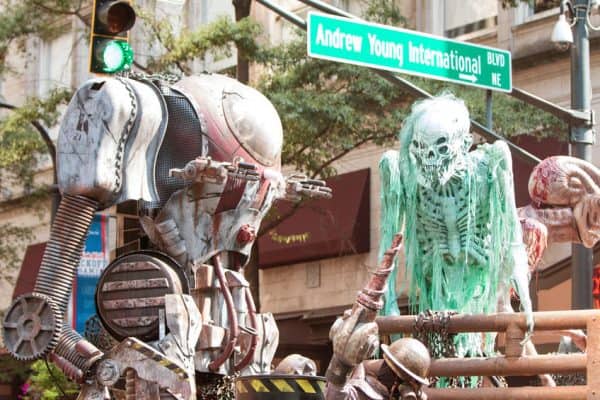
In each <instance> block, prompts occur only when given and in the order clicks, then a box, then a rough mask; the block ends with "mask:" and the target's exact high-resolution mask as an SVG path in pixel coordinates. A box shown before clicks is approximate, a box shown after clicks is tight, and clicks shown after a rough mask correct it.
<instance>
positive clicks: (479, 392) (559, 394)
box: [425, 386, 588, 400]
mask: <svg viewBox="0 0 600 400" xmlns="http://www.w3.org/2000/svg"><path fill="white" fill-rule="evenodd" d="M587 391H588V390H587V387H586V386H557V387H527V386H525V387H509V388H488V387H485V388H477V389H452V388H445V389H433V388H426V389H425V393H426V394H427V399H428V400H481V399H486V400H585V399H587Z"/></svg>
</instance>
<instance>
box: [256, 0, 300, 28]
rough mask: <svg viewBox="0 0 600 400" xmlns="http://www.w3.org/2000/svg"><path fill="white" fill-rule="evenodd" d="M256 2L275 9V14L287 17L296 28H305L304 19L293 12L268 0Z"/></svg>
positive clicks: (257, 0)
mask: <svg viewBox="0 0 600 400" xmlns="http://www.w3.org/2000/svg"><path fill="white" fill-rule="evenodd" d="M256 2H257V3H260V4H262V5H263V6H265V7H267V8H268V9H269V10H272V11H275V13H276V14H278V15H280V16H282V17H283V18H285V19H287V20H288V21H289V22H291V23H292V24H294V25H296V26H297V27H298V28H301V29H304V30H306V21H304V20H303V19H302V18H300V17H298V16H296V15H295V14H292V13H290V12H288V11H287V10H285V9H284V8H281V7H279V6H278V5H277V4H274V3H271V2H270V1H268V0H256Z"/></svg>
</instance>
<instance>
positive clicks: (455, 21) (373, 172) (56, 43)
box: [0, 0, 600, 372]
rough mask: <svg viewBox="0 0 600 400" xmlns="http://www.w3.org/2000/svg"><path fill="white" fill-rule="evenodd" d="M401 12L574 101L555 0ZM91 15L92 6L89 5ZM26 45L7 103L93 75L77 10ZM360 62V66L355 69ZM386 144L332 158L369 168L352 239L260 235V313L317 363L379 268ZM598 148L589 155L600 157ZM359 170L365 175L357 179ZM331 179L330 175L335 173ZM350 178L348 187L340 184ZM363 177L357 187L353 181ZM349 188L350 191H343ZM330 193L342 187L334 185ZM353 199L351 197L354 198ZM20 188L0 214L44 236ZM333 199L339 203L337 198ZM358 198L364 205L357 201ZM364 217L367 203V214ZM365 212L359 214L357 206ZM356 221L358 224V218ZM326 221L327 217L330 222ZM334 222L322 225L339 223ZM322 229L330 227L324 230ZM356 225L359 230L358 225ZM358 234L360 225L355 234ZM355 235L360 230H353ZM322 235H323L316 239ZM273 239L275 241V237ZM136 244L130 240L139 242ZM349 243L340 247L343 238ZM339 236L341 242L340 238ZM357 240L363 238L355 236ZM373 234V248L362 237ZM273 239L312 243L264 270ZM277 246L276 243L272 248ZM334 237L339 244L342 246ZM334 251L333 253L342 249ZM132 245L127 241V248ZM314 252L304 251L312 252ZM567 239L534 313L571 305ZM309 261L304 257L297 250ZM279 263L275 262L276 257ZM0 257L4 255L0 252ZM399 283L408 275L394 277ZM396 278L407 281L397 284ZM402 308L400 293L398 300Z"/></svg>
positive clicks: (283, 30) (414, 0)
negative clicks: (60, 26) (504, 60)
mask: <svg viewBox="0 0 600 400" xmlns="http://www.w3.org/2000/svg"><path fill="white" fill-rule="evenodd" d="M330 3H332V4H333V5H335V6H337V7H340V8H343V9H346V10H349V11H350V12H352V13H355V14H360V13H361V10H362V8H363V6H364V4H363V2H361V1H359V0H333V1H331V2H330ZM396 3H397V4H398V5H399V7H400V8H401V12H402V15H403V16H404V17H405V18H406V19H407V21H408V27H409V28H410V29H415V30H417V31H420V32H425V33H430V34H435V35H440V36H445V37H449V38H453V39H457V40H464V41H470V42H473V43H478V44H483V45H487V46H492V47H498V48H501V49H504V50H508V51H510V52H511V54H512V60H513V61H512V62H513V85H514V86H515V87H519V88H521V89H524V90H526V91H529V92H532V93H534V94H535V95H537V96H540V97H542V98H544V99H547V100H549V101H551V102H553V103H556V104H559V105H562V106H565V107H568V106H569V103H570V82H569V78H568V77H569V76H570V60H569V53H568V52H560V51H558V50H557V49H556V48H555V47H554V46H553V44H552V43H551V41H550V36H551V32H552V28H553V26H554V23H555V22H556V20H557V18H558V14H559V10H558V6H557V3H558V2H556V1H549V2H548V1H539V0H537V1H535V2H533V3H531V2H521V3H520V4H519V5H518V6H517V7H514V8H510V7H509V8H504V7H503V6H502V2H500V1H497V0H482V1H470V2H465V1H459V0H411V1H396ZM277 4H279V5H280V6H282V7H283V8H285V9H287V10H289V11H291V12H294V13H295V14H297V15H298V16H300V17H302V18H304V17H305V16H306V15H307V12H308V11H309V10H310V8H309V7H308V6H306V5H304V4H303V3H301V2H299V1H295V0H280V1H277ZM138 6H139V7H140V8H147V9H150V10H153V11H154V12H156V14H157V15H158V16H159V17H162V18H169V19H170V20H172V21H173V24H174V26H175V28H176V29H184V28H187V29H195V28H197V27H199V26H202V25H205V24H207V23H209V22H211V21H213V20H214V19H215V18H216V17H218V16H220V15H228V16H230V17H231V18H233V15H234V9H233V6H232V5H231V3H230V2H226V1H217V0H198V1H197V0H194V1H192V0H163V1H161V0H143V1H141V2H138ZM88 13H89V10H88ZM251 16H252V17H253V18H254V19H255V20H257V21H258V22H259V23H260V24H261V25H262V26H263V29H264V31H265V34H264V35H263V40H268V41H270V42H272V43H274V44H276V43H280V42H283V41H286V40H288V39H289V37H290V35H291V34H292V31H293V29H292V28H291V25H290V24H289V23H288V22H287V21H285V20H284V19H283V18H282V17H281V16H278V15H277V14H275V13H274V12H272V11H270V10H268V9H266V8H265V7H263V6H261V5H260V4H258V3H256V2H254V3H253V5H252V10H251ZM592 22H595V23H597V24H600V18H598V17H593V18H592ZM143 29H144V24H143V23H140V24H139V25H136V27H135V28H134V30H133V32H132V34H131V35H132V44H133V47H134V50H135V52H136V60H137V61H138V62H140V63H142V64H143V63H144V62H145V60H146V58H147V56H148V55H151V54H153V51H155V50H156V49H155V47H154V46H156V44H153V43H147V41H145V40H144V36H143ZM30 45H31V51H30V54H29V55H28V56H27V57H28V58H26V59H24V58H23V55H16V56H14V57H12V58H10V62H11V63H12V64H13V65H15V66H17V67H20V68H21V71H22V73H21V74H20V75H19V77H18V78H16V79H10V80H4V81H2V82H0V98H2V100H3V101H6V102H8V103H12V104H16V105H19V104H22V103H23V102H24V101H25V99H26V98H27V97H28V96H32V95H42V96H43V95H44V94H46V93H47V92H48V90H50V89H51V88H53V87H55V86H57V85H58V86H60V85H63V86H67V87H71V88H75V87H77V86H78V85H79V84H81V83H82V82H84V81H85V80H86V79H88V78H89V77H90V75H89V73H88V72H87V63H88V54H87V52H88V36H87V33H86V30H85V29H84V26H83V24H82V22H81V21H79V20H77V19H73V20H69V21H68V22H65V26H64V33H62V34H61V35H59V36H58V37H56V38H54V39H52V40H50V41H42V40H40V39H32V40H31V43H30ZM599 45H600V39H599V35H596V34H595V33H592V34H591V41H590V47H591V75H592V92H593V93H596V92H597V91H598V89H600V52H599V51H598V48H599V47H600V46H599ZM234 65H235V53H233V55H232V56H231V57H227V58H224V59H214V58H211V57H206V58H204V59H198V60H194V61H193V62H192V63H191V65H190V66H189V67H190V69H191V70H192V71H194V72H201V71H222V70H226V69H228V68H231V67H233V66H234ZM357 68H358V67H357ZM261 72H262V71H261V70H259V69H258V68H253V69H252V71H251V77H253V78H256V77H257V76H258V75H259V74H260V73H261ZM593 109H594V110H596V111H598V110H599V109H600V100H598V99H597V98H594V99H593ZM566 138H568V132H565V141H564V142H552V143H541V144H540V143H537V142H535V141H531V140H530V141H527V140H525V141H523V145H524V146H526V147H527V148H528V150H529V151H531V152H532V153H534V154H535V155H537V156H538V157H540V158H542V157H545V156H547V155H550V154H556V153H561V154H567V152H568V145H567V142H566ZM385 150H386V149H384V148H381V147H377V146H375V145H365V146H362V147H360V148H358V149H356V150H354V151H352V152H351V153H350V154H348V155H347V156H345V157H343V158H342V159H340V160H338V161H337V162H336V164H335V167H336V169H337V171H338V173H339V174H352V173H358V172H360V171H362V173H363V174H365V175H361V176H366V177H367V178H364V180H363V181H361V182H362V184H361V185H354V184H353V183H349V184H348V183H342V182H341V181H343V179H342V178H340V182H338V184H339V185H341V186H340V188H341V189H340V190H342V191H346V190H347V193H348V196H349V197H352V198H353V201H355V203H356V207H355V208H351V209H352V210H354V211H356V221H358V222H356V221H355V222H356V223H355V224H354V225H352V224H351V225H349V227H348V232H349V233H348V235H349V236H348V237H340V238H338V242H336V243H337V244H336V243H334V244H331V246H333V247H329V248H327V246H326V245H323V246H324V248H326V249H329V250H326V251H325V250H322V249H321V250H319V248H318V247H319V244H318V243H312V244H311V243H306V244H307V245H308V244H311V245H313V246H316V247H313V248H311V249H308V248H307V247H306V246H304V247H303V244H305V243H303V242H302V240H303V239H302V238H303V237H306V236H303V234H304V233H306V232H305V231H297V232H294V231H289V232H283V231H281V230H280V231H274V232H270V233H267V234H266V235H265V237H264V238H262V239H261V243H259V251H258V255H259V257H258V259H257V265H258V266H259V273H258V294H259V302H260V308H261V311H263V312H264V311H270V312H272V313H273V314H275V316H276V319H277V321H278V323H279V326H280V330H281V346H280V350H279V356H283V355H285V354H289V353H292V352H299V353H303V354H305V355H308V356H311V357H312V358H314V359H315V360H316V361H317V362H318V364H319V368H320V371H321V372H323V371H324V368H326V363H327V361H328V360H329V357H330V351H331V350H330V345H329V342H328V331H329V327H330V325H331V323H332V322H333V320H334V319H335V317H336V316H338V315H340V314H341V312H342V311H343V310H344V309H346V308H348V307H350V306H351V304H352V303H353V301H354V298H355V296H356V292H357V291H358V290H359V289H360V288H361V287H362V286H363V285H364V283H365V282H366V279H367V277H368V275H369V271H371V270H373V269H374V268H375V266H376V265H377V251H378V242H379V176H378V171H377V164H378V161H379V159H380V157H381V155H382V153H383V152H384V151H385ZM598 151H599V150H598V146H595V147H594V153H595V154H598ZM50 167H51V164H50V163H48V162H46V163H45V164H43V167H42V168H41V170H40V174H39V178H40V179H45V180H46V181H47V180H48V179H51V174H50V173H49V168H50ZM515 171H516V172H515V173H516V182H517V191H518V192H519V193H521V195H520V196H521V197H520V199H519V201H520V202H521V204H520V205H523V204H524V202H526V198H525V196H524V194H523V192H524V190H525V187H524V183H525V182H526V181H527V178H528V169H527V167H526V166H525V165H517V166H516V169H515ZM361 179H362V178H361ZM334 181H335V180H334ZM344 185H346V186H344ZM355 186H356V187H355ZM344 193H346V192H344ZM334 195H335V194H334ZM349 197H348V198H349ZM18 198H19V194H18V193H9V194H6V195H5V196H4V202H3V203H2V206H1V207H0V222H14V223H17V224H28V225H31V226H32V227H34V234H35V239H34V242H43V241H45V240H47V238H48V226H49V225H48V214H49V213H47V212H46V213H44V217H42V218H39V217H38V216H37V215H35V214H31V213H29V212H27V211H25V210H24V209H23V208H22V207H21V206H20V205H19V202H18V201H17V200H18ZM348 198H346V197H345V198H342V199H339V200H335V199H334V201H333V202H332V203H331V206H330V207H331V208H333V209H335V208H336V207H338V206H339V205H340V204H342V203H344V202H345V201H346V200H347V199H348ZM335 201H338V202H337V203H336V202H335ZM361 207H362V208H361ZM365 207H366V210H367V217H366V218H365V217H364V216H363V217H361V218H359V217H358V216H359V214H360V210H364V209H365ZM106 212H107V213H110V214H112V215H117V221H118V223H117V229H116V232H117V233H116V234H115V235H114V237H113V238H112V239H111V241H112V245H111V249H113V250H114V251H115V253H116V249H117V248H119V247H123V246H128V245H129V246H131V245H132V243H133V246H134V247H135V246H137V245H138V244H137V243H138V242H139V241H138V238H137V237H136V235H138V231H136V229H135V228H131V226H134V225H135V208H132V207H127V206H123V207H121V208H119V209H112V210H107V211H106ZM363 214H364V211H363ZM360 215H362V214H360ZM359 219H360V221H359ZM315 221H317V224H325V225H326V224H327V219H325V220H323V219H318V218H316V219H315ZM323 221H325V222H323ZM335 227H336V225H335V223H334V224H333V228H332V227H329V228H327V229H333V230H335ZM327 229H326V228H323V230H325V236H326V235H327V232H328V231H327ZM358 231H360V232H358ZM356 232H358V233H356ZM355 233H356V235H358V236H356V237H354V236H353V235H354V234H355ZM320 240H321V242H320V243H324V242H323V240H324V239H320ZM269 241H270V242H269ZM134 242H135V243H134ZM346 242H347V243H349V244H348V246H346V247H344V245H343V243H346ZM340 243H342V244H340ZM357 243H360V244H359V245H358V244H357ZM365 243H366V245H365ZM269 244H272V249H271V250H272V251H275V250H273V248H275V249H276V250H277V249H279V251H281V250H282V249H283V251H285V249H286V248H288V249H290V250H288V253H293V252H296V253H303V252H312V253H310V254H311V256H310V257H308V258H309V259H302V260H299V259H296V260H295V261H294V260H292V261H290V259H287V261H286V258H285V257H283V258H279V259H277V258H276V261H272V260H271V261H270V262H269V265H268V268H267V267H266V262H265V265H261V254H262V259H263V260H264V259H267V258H268V257H272V256H273V254H274V253H273V252H271V253H270V254H269V253H268V249H269ZM273 246H274V247H273ZM336 246H337V247H336ZM340 246H341V247H344V250H343V251H340V252H339V254H343V255H340V256H338V255H337V254H335V253H332V250H331V249H332V248H333V249H339V248H340ZM129 248H131V247H129ZM307 249H308V250H307ZM569 253H570V246H568V245H556V246H552V247H551V248H549V250H548V251H547V253H546V255H545V257H544V261H543V265H542V267H541V272H540V273H539V275H538V278H537V279H535V278H534V280H533V281H532V282H533V283H532V294H533V298H534V299H535V303H536V305H537V309H538V310H556V309H569V308H570V306H571V304H570V297H571V295H570V290H571V287H570V281H569V275H570V272H569V271H570V264H569V260H568V257H569ZM300 258H302V257H300ZM277 260H278V261H277ZM0 262H1V261H0ZM399 280H400V281H402V276H400V277H399ZM399 283H401V282H399ZM10 292H11V284H10V283H9V282H8V281H3V282H0V293H2V294H3V295H2V296H0V309H4V308H6V307H7V306H8V305H9V304H10V301H11V298H10V296H8V293H10ZM400 303H401V305H402V299H400Z"/></svg>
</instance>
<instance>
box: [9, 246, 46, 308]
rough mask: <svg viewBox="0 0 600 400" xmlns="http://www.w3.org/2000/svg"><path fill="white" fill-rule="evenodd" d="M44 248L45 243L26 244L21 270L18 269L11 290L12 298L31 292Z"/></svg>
mask: <svg viewBox="0 0 600 400" xmlns="http://www.w3.org/2000/svg"><path fill="white" fill-rule="evenodd" d="M45 249H46V243H36V244H31V245H29V246H27V250H26V251H25V258H23V263H22V264H21V271H19V278H18V279H17V284H16V285H15V290H14V291H13V299H14V298H16V297H17V296H20V295H22V294H25V293H31V292H33V288H34V286H35V280H36V279H37V275H38V272H39V271H40V265H41V264H42V256H43V255H44V250H45Z"/></svg>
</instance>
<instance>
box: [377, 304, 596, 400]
mask: <svg viewBox="0 0 600 400" xmlns="http://www.w3.org/2000/svg"><path fill="white" fill-rule="evenodd" d="M533 318H534V322H535V329H536V331H542V332H550V331H557V332H558V331H564V330H567V329H587V346H586V352H585V353H575V354H562V355H540V356H521V354H522V351H521V350H522V348H517V349H514V346H515V344H519V341H520V340H521V339H522V337H523V333H524V330H525V329H526V319H525V314H523V313H497V314H490V315H481V314H479V315H470V314H457V315H452V316H450V318H449V320H448V322H447V324H446V326H445V328H447V330H448V333H460V332H500V333H506V356H501V357H489V358H443V359H437V360H433V361H432V364H431V368H430V375H431V376H473V375H476V376H492V375H499V376H507V375H513V376H514V375H537V374H542V373H572V372H583V371H585V372H586V376H587V385H586V386H568V387H554V388H547V387H518V388H477V389H433V388H428V389H426V393H427V396H428V399H429V400H450V399H452V400H458V399H465V400H470V399H486V400H487V399H495V400H507V399H512V400H537V399H540V400H541V399H544V400H554V399H556V400H559V399H560V400H583V399H587V400H591V399H598V397H599V396H600V374H599V373H598V372H597V371H598V370H599V369H598V368H599V367H598V366H599V365H600V310H573V311H544V312H534V313H533ZM415 321H416V318H415V316H414V315H412V316H411V315H405V316H387V317H378V318H377V319H376V320H375V322H376V323H377V326H378V327H379V332H380V334H391V333H413V330H414V327H415ZM423 327H424V328H425V329H431V328H433V322H432V321H427V320H426V321H424V324H423ZM511 341H512V343H510V342H511ZM509 346H513V349H512V350H510V353H512V356H510V355H509ZM550 389H552V390H550Z"/></svg>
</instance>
